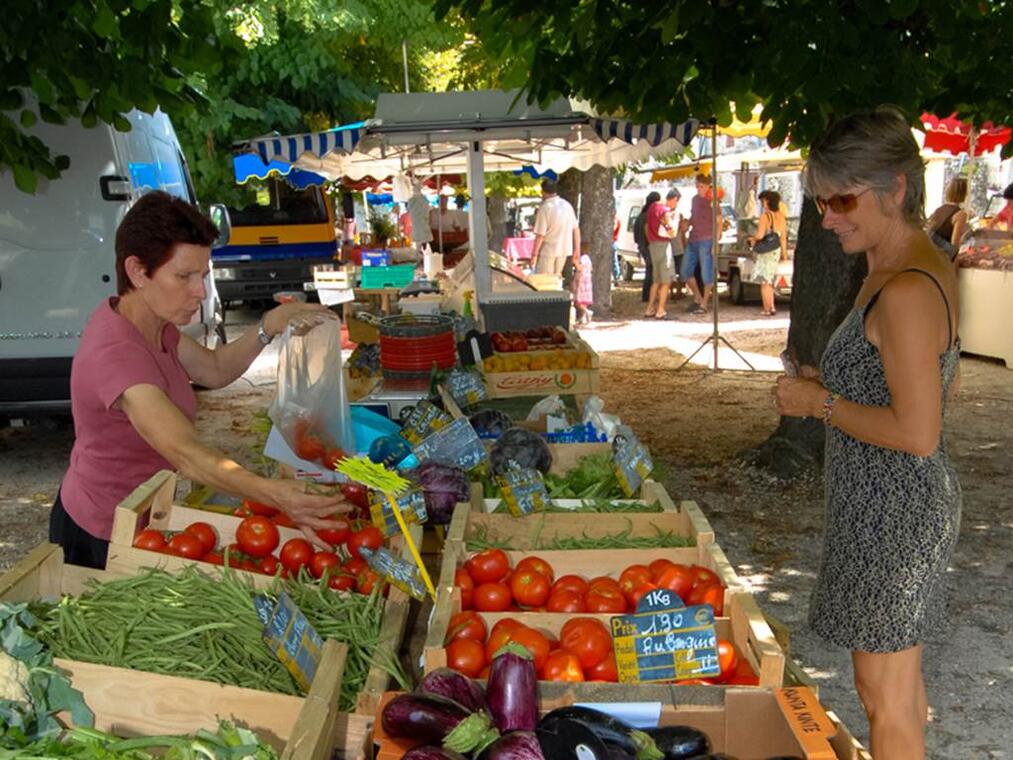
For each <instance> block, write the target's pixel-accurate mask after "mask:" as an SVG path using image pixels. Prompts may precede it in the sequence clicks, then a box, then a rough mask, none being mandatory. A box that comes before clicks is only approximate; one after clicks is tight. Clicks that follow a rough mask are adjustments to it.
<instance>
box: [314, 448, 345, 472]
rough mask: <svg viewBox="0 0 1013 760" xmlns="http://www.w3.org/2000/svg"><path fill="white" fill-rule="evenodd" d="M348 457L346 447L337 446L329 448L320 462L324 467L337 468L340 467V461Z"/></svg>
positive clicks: (328, 468)
mask: <svg viewBox="0 0 1013 760" xmlns="http://www.w3.org/2000/svg"><path fill="white" fill-rule="evenodd" d="M347 457H348V453H347V452H346V451H345V450H344V449H339V448H336V447H335V448H329V449H327V451H325V452H324V455H323V456H322V457H321V459H320V463H321V464H322V465H323V466H324V469H327V470H336V469H338V463H339V462H340V461H341V460H342V459H346V458H347Z"/></svg>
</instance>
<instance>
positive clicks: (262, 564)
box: [256, 554, 278, 575]
mask: <svg viewBox="0 0 1013 760" xmlns="http://www.w3.org/2000/svg"><path fill="white" fill-rule="evenodd" d="M256 565H257V568H258V569H259V570H260V572H262V573H263V574H264V575H277V574H278V558H277V557H275V556H274V555H273V554H269V555H267V556H266V557H264V558H263V559H260V560H258V561H257V562H256Z"/></svg>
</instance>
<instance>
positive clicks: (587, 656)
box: [559, 617, 612, 669]
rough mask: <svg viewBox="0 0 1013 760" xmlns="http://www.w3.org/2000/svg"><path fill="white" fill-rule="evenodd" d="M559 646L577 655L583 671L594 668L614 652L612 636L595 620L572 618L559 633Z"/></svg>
mask: <svg viewBox="0 0 1013 760" xmlns="http://www.w3.org/2000/svg"><path fill="white" fill-rule="evenodd" d="M559 646H560V647H562V648H563V649H564V650H565V651H567V652H569V653H570V654H572V655H575V656H576V657H577V659H578V660H580V667H581V668H582V669H586V668H593V667H594V666H595V665H597V664H598V663H599V662H601V661H602V660H604V659H605V657H606V656H607V655H608V653H609V652H611V651H612V635H611V634H610V633H609V631H608V629H607V628H606V627H605V626H604V625H603V624H602V623H601V622H600V621H598V620H595V619H594V618H586V617H577V618H570V619H569V620H567V621H566V623H565V624H564V625H563V628H562V630H561V631H560V632H559Z"/></svg>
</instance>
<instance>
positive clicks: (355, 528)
mask: <svg viewBox="0 0 1013 760" xmlns="http://www.w3.org/2000/svg"><path fill="white" fill-rule="evenodd" d="M334 522H335V523H336V527H334V528H331V529H328V530H318V531H317V535H319V536H320V538H321V539H323V540H324V541H325V542H326V543H328V544H330V545H331V547H332V549H333V551H321V550H317V549H315V548H314V546H313V544H311V543H310V542H309V541H307V540H306V539H304V538H291V539H289V540H288V541H286V542H285V543H284V544H282V543H281V534H280V533H279V531H278V525H277V522H276V520H275V521H273V520H272V518H270V517H267V516H265V515H250V516H249V517H246V518H244V519H243V520H242V522H240V523H239V525H238V526H237V527H236V534H235V541H234V542H233V543H232V544H230V545H229V546H228V548H227V551H226V550H225V549H224V548H219V542H218V533H217V531H215V529H214V527H212V526H211V525H209V524H208V523H206V522H195V523H191V524H190V525H188V526H187V527H186V528H184V529H183V530H182V531H180V532H178V533H167V532H162V531H159V530H152V529H150V528H149V529H147V530H142V531H141V532H140V533H138V534H137V536H136V538H135V539H134V546H135V547H137V548H138V549H146V550H148V551H154V552H160V553H162V554H171V555H173V556H177V557H185V558H187V559H192V560H197V561H201V562H208V563H210V564H212V565H218V566H222V565H225V564H226V554H227V556H228V566H229V567H234V568H236V569H238V570H247V571H249V572H254V573H263V574H265V575H279V574H280V575H281V577H283V578H288V577H290V576H291V577H298V576H299V575H300V573H303V572H305V573H308V574H309V575H311V576H312V577H313V578H318V579H319V578H324V577H325V576H326V577H327V583H328V585H329V586H330V587H331V588H332V589H335V590H338V591H358V592H359V593H362V594H369V593H372V591H373V589H374V588H375V587H376V585H377V584H378V583H382V579H381V577H380V575H379V574H377V573H376V572H375V571H374V570H372V569H370V568H369V567H368V566H367V564H366V560H365V559H364V558H363V557H362V556H361V554H360V549H363V548H367V547H368V548H369V549H371V550H373V551H376V550H377V549H379V548H380V547H381V546H382V545H383V534H382V533H381V532H380V530H379V529H378V528H376V527H375V526H373V525H368V524H364V523H361V522H358V521H354V522H353V521H349V520H346V519H344V518H340V517H339V518H335V520H334ZM279 545H280V547H281V548H280V551H277V553H276V550H278V548H279Z"/></svg>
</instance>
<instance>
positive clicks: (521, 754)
mask: <svg viewBox="0 0 1013 760" xmlns="http://www.w3.org/2000/svg"><path fill="white" fill-rule="evenodd" d="M480 760H545V755H544V754H542V748H541V745H539V743H538V737H537V736H535V734H534V732H532V731H511V732H510V733H509V734H506V735H504V736H501V737H500V738H499V739H497V740H496V741H494V742H493V743H492V744H490V745H489V747H488V749H486V751H485V752H483V753H482V755H481V758H480Z"/></svg>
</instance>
